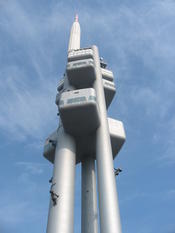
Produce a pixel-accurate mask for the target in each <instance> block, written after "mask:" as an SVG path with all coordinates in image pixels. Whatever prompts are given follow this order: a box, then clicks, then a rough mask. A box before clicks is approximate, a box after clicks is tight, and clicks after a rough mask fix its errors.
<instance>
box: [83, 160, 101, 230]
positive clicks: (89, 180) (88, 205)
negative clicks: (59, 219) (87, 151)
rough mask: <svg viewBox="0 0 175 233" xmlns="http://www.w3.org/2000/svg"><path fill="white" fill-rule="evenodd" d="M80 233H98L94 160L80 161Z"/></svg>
mask: <svg viewBox="0 0 175 233" xmlns="http://www.w3.org/2000/svg"><path fill="white" fill-rule="evenodd" d="M81 187H82V191H81V192H82V197H81V198H82V207H81V208H82V210H81V233H98V216H97V214H98V213H97V192H96V176H95V160H94V159H93V158H91V157H90V156H89V157H87V158H86V159H85V160H84V161H82V186H81Z"/></svg>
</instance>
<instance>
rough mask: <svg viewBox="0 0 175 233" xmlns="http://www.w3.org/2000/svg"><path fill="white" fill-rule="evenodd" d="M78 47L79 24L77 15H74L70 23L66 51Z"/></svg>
mask: <svg viewBox="0 0 175 233" xmlns="http://www.w3.org/2000/svg"><path fill="white" fill-rule="evenodd" d="M79 48H80V24H79V22H78V16H77V15H76V17H75V22H74V23H73V25H72V28H71V33H70V39H69V46H68V52H69V51H71V50H76V49H79Z"/></svg>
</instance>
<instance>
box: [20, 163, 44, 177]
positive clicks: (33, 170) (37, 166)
mask: <svg viewBox="0 0 175 233" xmlns="http://www.w3.org/2000/svg"><path fill="white" fill-rule="evenodd" d="M15 165H16V166H18V167H20V168H21V169H23V170H24V171H25V172H27V173H30V174H32V175H40V174H42V173H43V169H44V167H45V166H46V165H45V164H41V163H32V162H16V163H15Z"/></svg>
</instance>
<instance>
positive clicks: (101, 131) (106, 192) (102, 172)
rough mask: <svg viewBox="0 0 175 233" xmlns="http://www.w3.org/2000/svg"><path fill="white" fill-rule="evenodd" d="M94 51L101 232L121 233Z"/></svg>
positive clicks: (100, 86) (98, 60) (102, 91)
mask: <svg viewBox="0 0 175 233" xmlns="http://www.w3.org/2000/svg"><path fill="white" fill-rule="evenodd" d="M93 51H94V62H95V67H96V68H95V70H96V81H95V83H94V88H95V90H96V96H97V101H98V105H99V111H100V122H101V125H100V127H99V128H98V129H97V132H96V137H97V138H96V140H97V142H96V159H97V174H98V193H99V210H100V232H101V233H121V225H120V213H119V206H118V197H117V190H116V180H115V175H114V167H113V157H112V150H111V142H110V135H109V126H108V121H107V112H106V105H105V96H104V89H103V81H102V74H101V68H100V59H99V53H98V48H97V47H96V46H93Z"/></svg>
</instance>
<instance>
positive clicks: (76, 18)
mask: <svg viewBox="0 0 175 233" xmlns="http://www.w3.org/2000/svg"><path fill="white" fill-rule="evenodd" d="M75 22H78V14H76V15H75Z"/></svg>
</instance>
